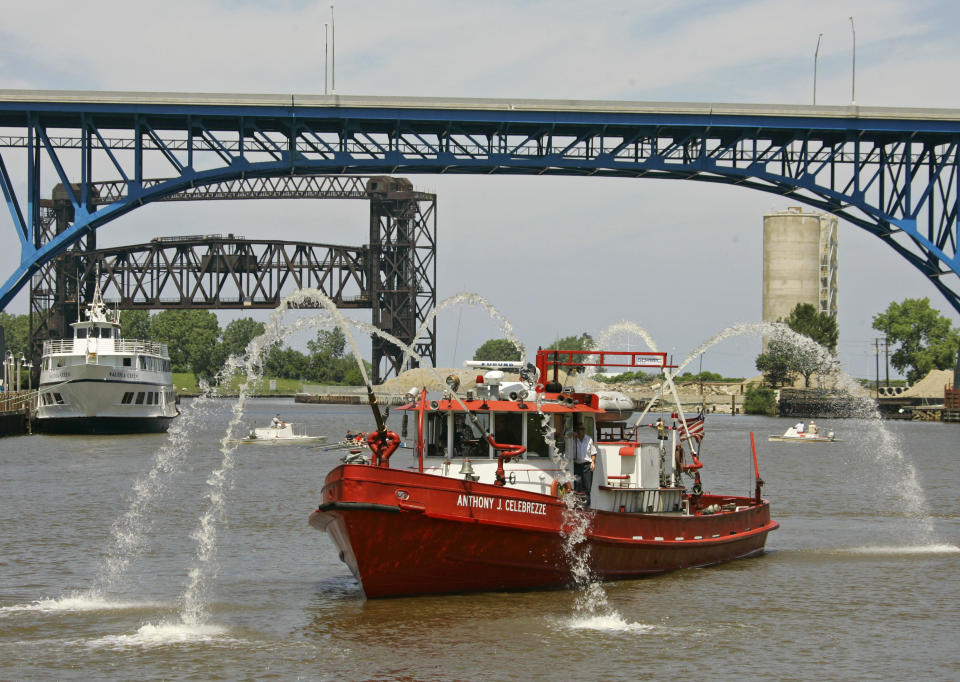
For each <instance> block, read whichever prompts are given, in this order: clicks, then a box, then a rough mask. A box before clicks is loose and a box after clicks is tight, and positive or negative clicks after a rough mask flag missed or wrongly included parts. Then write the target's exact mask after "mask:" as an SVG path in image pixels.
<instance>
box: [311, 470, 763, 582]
mask: <svg viewBox="0 0 960 682" xmlns="http://www.w3.org/2000/svg"><path fill="white" fill-rule="evenodd" d="M730 503H733V504H735V505H739V508H738V510H737V511H730V512H722V513H717V514H710V515H690V516H680V515H653V514H629V513H617V512H609V511H593V510H591V511H590V514H591V516H592V520H591V523H590V527H589V530H588V532H587V544H588V546H589V548H590V561H589V565H590V568H591V571H592V573H593V575H595V576H596V577H599V578H601V579H604V580H616V579H623V578H636V577H641V576H645V575H650V574H654V573H662V572H664V571H672V570H675V569H678V568H690V567H695V566H708V565H711V564H716V563H720V562H723V561H730V560H732V559H738V558H741V557H747V556H751V555H754V554H759V553H761V552H763V547H764V543H765V542H766V537H767V533H768V532H770V531H771V530H774V529H776V528H777V527H778V524H777V523H776V522H775V521H771V520H770V506H769V504H768V503H767V502H766V501H763V502H762V503H761V504H759V505H756V504H753V500H752V499H751V498H745V497H723V496H717V495H703V496H701V500H700V506H701V508H702V507H705V506H707V505H711V504H721V505H723V504H730ZM565 510H566V506H565V505H564V504H563V502H561V501H560V500H558V499H556V498H553V497H551V496H549V495H541V494H537V493H530V492H524V491H519V490H513V489H510V488H504V487H497V486H493V485H489V484H482V483H473V482H469V481H463V480H459V479H453V478H444V477H440V476H434V475H430V474H422V473H418V472H416V471H408V470H402V469H388V468H383V467H373V466H367V465H356V464H344V465H341V466H339V467H337V468H336V469H334V470H333V471H331V472H330V474H329V475H328V476H327V480H326V483H325V485H324V488H323V502H322V504H321V505H320V508H319V509H318V510H317V511H315V512H314V513H313V514H312V515H311V516H310V524H311V525H313V526H314V527H316V528H319V529H321V530H326V531H327V533H328V534H329V535H330V536H331V537H332V538H333V541H334V542H335V543H336V545H337V547H338V548H339V549H340V552H341V559H342V560H343V561H344V562H345V563H346V564H347V565H348V566H349V567H350V570H351V571H352V572H353V574H354V576H355V577H356V578H357V580H358V581H359V582H360V584H361V586H362V587H363V591H364V593H365V594H366V595H367V597H371V598H372V597H388V596H400V595H414V594H442V593H457V592H480V591H494V590H526V589H538V588H551V587H560V586H563V585H566V584H569V583H571V582H572V578H571V572H570V565H569V559H568V557H567V556H566V554H565V552H564V539H565V538H564V535H563V534H561V530H562V529H563V528H564V525H565V521H564V512H565Z"/></svg>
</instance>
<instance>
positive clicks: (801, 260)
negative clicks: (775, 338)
mask: <svg viewBox="0 0 960 682" xmlns="http://www.w3.org/2000/svg"><path fill="white" fill-rule="evenodd" d="M798 303H810V304H811V305H813V306H814V307H816V309H817V310H818V311H820V312H823V313H828V314H830V315H831V316H833V317H836V316H837V217H836V216H835V215H831V214H829V213H820V212H818V211H810V212H804V211H803V209H802V208H800V207H798V206H791V207H789V208H787V210H785V211H776V212H773V213H767V214H766V215H764V216H763V321H764V322H776V321H777V320H781V319H785V318H787V317H789V315H790V313H791V312H792V311H793V309H794V308H795V307H796V306H797V304H798ZM764 345H766V343H764Z"/></svg>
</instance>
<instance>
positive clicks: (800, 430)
mask: <svg viewBox="0 0 960 682" xmlns="http://www.w3.org/2000/svg"><path fill="white" fill-rule="evenodd" d="M793 429H794V430H795V431H796V432H797V433H803V422H797V425H796V426H794V427H793Z"/></svg>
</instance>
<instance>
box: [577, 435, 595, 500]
mask: <svg viewBox="0 0 960 682" xmlns="http://www.w3.org/2000/svg"><path fill="white" fill-rule="evenodd" d="M596 466H597V446H596V445H594V442H593V438H591V437H590V436H588V435H586V429H584V427H583V424H577V426H576V428H574V430H573V475H574V480H573V485H574V488H573V489H574V490H575V491H577V492H582V493H586V504H587V506H588V507H589V506H590V490H591V488H593V470H594V469H595V468H596Z"/></svg>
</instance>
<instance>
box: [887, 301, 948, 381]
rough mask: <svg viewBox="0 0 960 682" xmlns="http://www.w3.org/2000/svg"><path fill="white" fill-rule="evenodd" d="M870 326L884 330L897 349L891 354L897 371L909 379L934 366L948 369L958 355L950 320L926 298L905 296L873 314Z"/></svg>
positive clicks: (924, 373)
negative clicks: (905, 297)
mask: <svg viewBox="0 0 960 682" xmlns="http://www.w3.org/2000/svg"><path fill="white" fill-rule="evenodd" d="M873 328H874V329H876V330H878V331H881V332H883V333H884V334H886V335H887V338H888V339H889V340H890V342H891V343H894V344H899V348H897V350H895V351H894V353H893V355H891V356H890V362H891V364H892V365H893V366H894V367H896V368H897V369H898V370H899V371H901V372H903V371H904V370H906V375H907V379H908V380H909V381H910V382H914V381H917V380H919V379H922V378H923V377H925V376H926V375H927V374H928V373H929V372H930V370H933V369H950V368H952V367H953V366H954V364H955V362H956V357H957V344H958V338H960V337H958V333H957V330H956V329H953V328H952V326H951V325H950V320H949V319H947V318H946V317H944V316H943V315H941V314H940V312H939V311H937V310H935V309H933V308H931V307H930V299H928V298H920V299H916V298H907V299H904V301H903V302H902V303H896V302H893V303H891V304H890V305H889V306H888V307H887V310H886V311H885V312H883V313H879V314H877V315H874V316H873Z"/></svg>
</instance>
